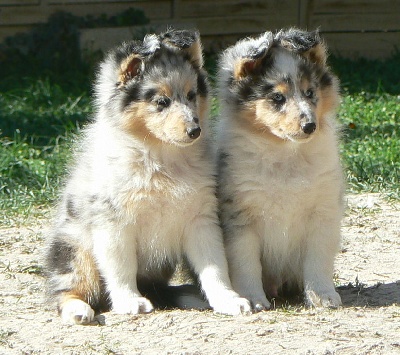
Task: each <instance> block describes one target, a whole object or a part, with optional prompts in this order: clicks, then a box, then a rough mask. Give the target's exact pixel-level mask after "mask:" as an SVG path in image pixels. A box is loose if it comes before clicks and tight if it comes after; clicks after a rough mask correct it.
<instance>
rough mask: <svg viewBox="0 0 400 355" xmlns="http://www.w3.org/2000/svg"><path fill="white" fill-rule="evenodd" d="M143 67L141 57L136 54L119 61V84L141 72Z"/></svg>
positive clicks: (123, 83)
mask: <svg viewBox="0 0 400 355" xmlns="http://www.w3.org/2000/svg"><path fill="white" fill-rule="evenodd" d="M143 69H144V63H143V59H142V58H141V57H140V56H139V55H138V54H131V55H130V56H129V57H127V58H126V59H125V60H123V61H122V63H121V66H120V70H119V76H118V79H119V80H118V82H119V83H120V84H121V85H125V84H126V83H127V82H128V81H130V80H132V79H133V78H135V77H137V76H138V75H139V74H140V73H142V72H143Z"/></svg>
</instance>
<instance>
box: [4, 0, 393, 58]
mask: <svg viewBox="0 0 400 355" xmlns="http://www.w3.org/2000/svg"><path fill="white" fill-rule="evenodd" d="M129 7H134V8H138V9H143V10H144V12H145V14H146V16H147V17H148V18H149V19H150V26H151V27H152V28H156V29H162V28H165V27H166V26H167V25H171V26H174V27H186V28H187V27H191V28H193V27H195V28H197V29H199V30H200V32H201V34H202V38H203V42H204V44H205V47H206V49H209V50H219V49H221V48H223V47H226V46H227V45H229V44H231V43H233V42H234V41H236V40H237V39H238V38H241V37H245V36H251V35H254V34H257V33H260V32H262V31H265V30H274V29H278V28H282V27H289V26H298V27H302V28H308V29H314V28H317V27H318V28H320V30H321V32H322V34H323V37H324V38H325V39H326V41H327V43H328V45H329V47H330V50H331V52H333V53H335V54H339V55H341V56H345V57H368V58H385V57H388V56H390V55H392V54H393V53H394V52H395V51H396V50H397V49H399V50H400V0H347V1H344V0H343V1H340V0H293V1H289V0H264V1H261V0H259V1H245V0H155V1H153V0H148V1H145V0H134V1H127V0H104V1H101V0H69V1H68V0H64V1H63V0H0V41H2V40H3V39H4V38H5V37H7V36H10V35H13V34H15V33H17V32H22V31H27V30H29V29H30V28H32V26H34V25H35V24H38V23H43V22H46V20H47V18H48V17H49V15H51V14H52V13H54V12H56V11H67V12H70V13H72V14H74V15H79V16H85V15H88V14H91V15H94V16H96V15H101V14H104V13H105V14H107V15H109V16H110V15H113V14H116V13H118V12H121V11H123V10H125V9H127V8H129ZM133 30H134V29H132V28H114V29H91V30H85V31H82V33H81V36H82V38H81V41H82V45H83V46H85V47H90V48H94V49H96V48H101V49H107V48H109V47H110V46H113V45H114V44H115V43H117V42H119V41H121V40H127V39H129V38H131V36H132V31H133Z"/></svg>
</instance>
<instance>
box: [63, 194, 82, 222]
mask: <svg viewBox="0 0 400 355" xmlns="http://www.w3.org/2000/svg"><path fill="white" fill-rule="evenodd" d="M66 210H67V214H68V216H69V217H71V218H78V217H79V211H78V208H77V206H76V205H75V202H74V197H73V196H68V197H67V202H66Z"/></svg>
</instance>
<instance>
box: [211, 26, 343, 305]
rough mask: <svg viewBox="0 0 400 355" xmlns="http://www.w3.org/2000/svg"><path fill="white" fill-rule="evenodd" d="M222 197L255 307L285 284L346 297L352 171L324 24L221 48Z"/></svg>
mask: <svg viewBox="0 0 400 355" xmlns="http://www.w3.org/2000/svg"><path fill="white" fill-rule="evenodd" d="M219 67H220V69H219V96H220V100H221V118H220V122H219V125H218V141H219V147H218V150H219V188H218V194H219V200H220V209H221V221H222V226H223V230H224V239H225V244H226V252H227V258H228V264H229V269H230V277H231V281H232V285H233V287H234V289H235V290H236V291H237V292H238V293H239V294H240V295H241V296H243V297H245V298H247V299H249V300H250V302H251V304H252V307H253V309H254V310H256V311H258V310H263V309H268V308H270V306H271V305H270V302H269V300H268V298H267V296H269V297H276V296H277V294H278V291H280V290H282V287H283V286H285V289H286V288H289V289H299V288H300V289H303V290H304V294H305V300H306V303H307V304H309V305H312V306H324V307H338V306H339V305H340V304H341V300H340V296H339V295H338V293H337V292H336V291H335V288H334V285H333V281H332V277H333V266H334V257H335V254H336V252H337V251H338V247H339V244H340V223H341V217H342V193H343V178H342V169H341V166H340V161H339V154H338V138H337V129H336V124H335V112H336V109H337V106H338V103H339V95H338V80H337V79H336V77H335V76H334V75H333V74H332V73H331V71H330V70H329V68H328V66H327V65H326V49H325V46H324V44H323V43H322V42H321V39H320V37H319V35H318V33H317V32H305V31H301V30H297V29H289V30H285V31H280V32H278V33H276V34H273V33H271V32H266V33H264V34H262V35H261V36H260V37H258V38H256V39H244V40H242V41H240V42H238V43H237V44H236V45H234V46H233V47H231V48H228V49H227V50H226V51H225V52H224V53H223V54H222V56H221V59H220V65H219Z"/></svg>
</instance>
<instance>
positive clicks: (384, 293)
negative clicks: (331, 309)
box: [337, 281, 400, 308]
mask: <svg viewBox="0 0 400 355" xmlns="http://www.w3.org/2000/svg"><path fill="white" fill-rule="evenodd" d="M337 291H338V292H339V294H340V296H341V298H342V303H343V307H369V308H376V307H384V306H391V305H400V282H399V281H397V282H392V283H388V284H381V283H378V284H376V285H373V286H365V285H363V284H355V285H353V284H351V283H349V284H348V285H344V286H339V287H337Z"/></svg>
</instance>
